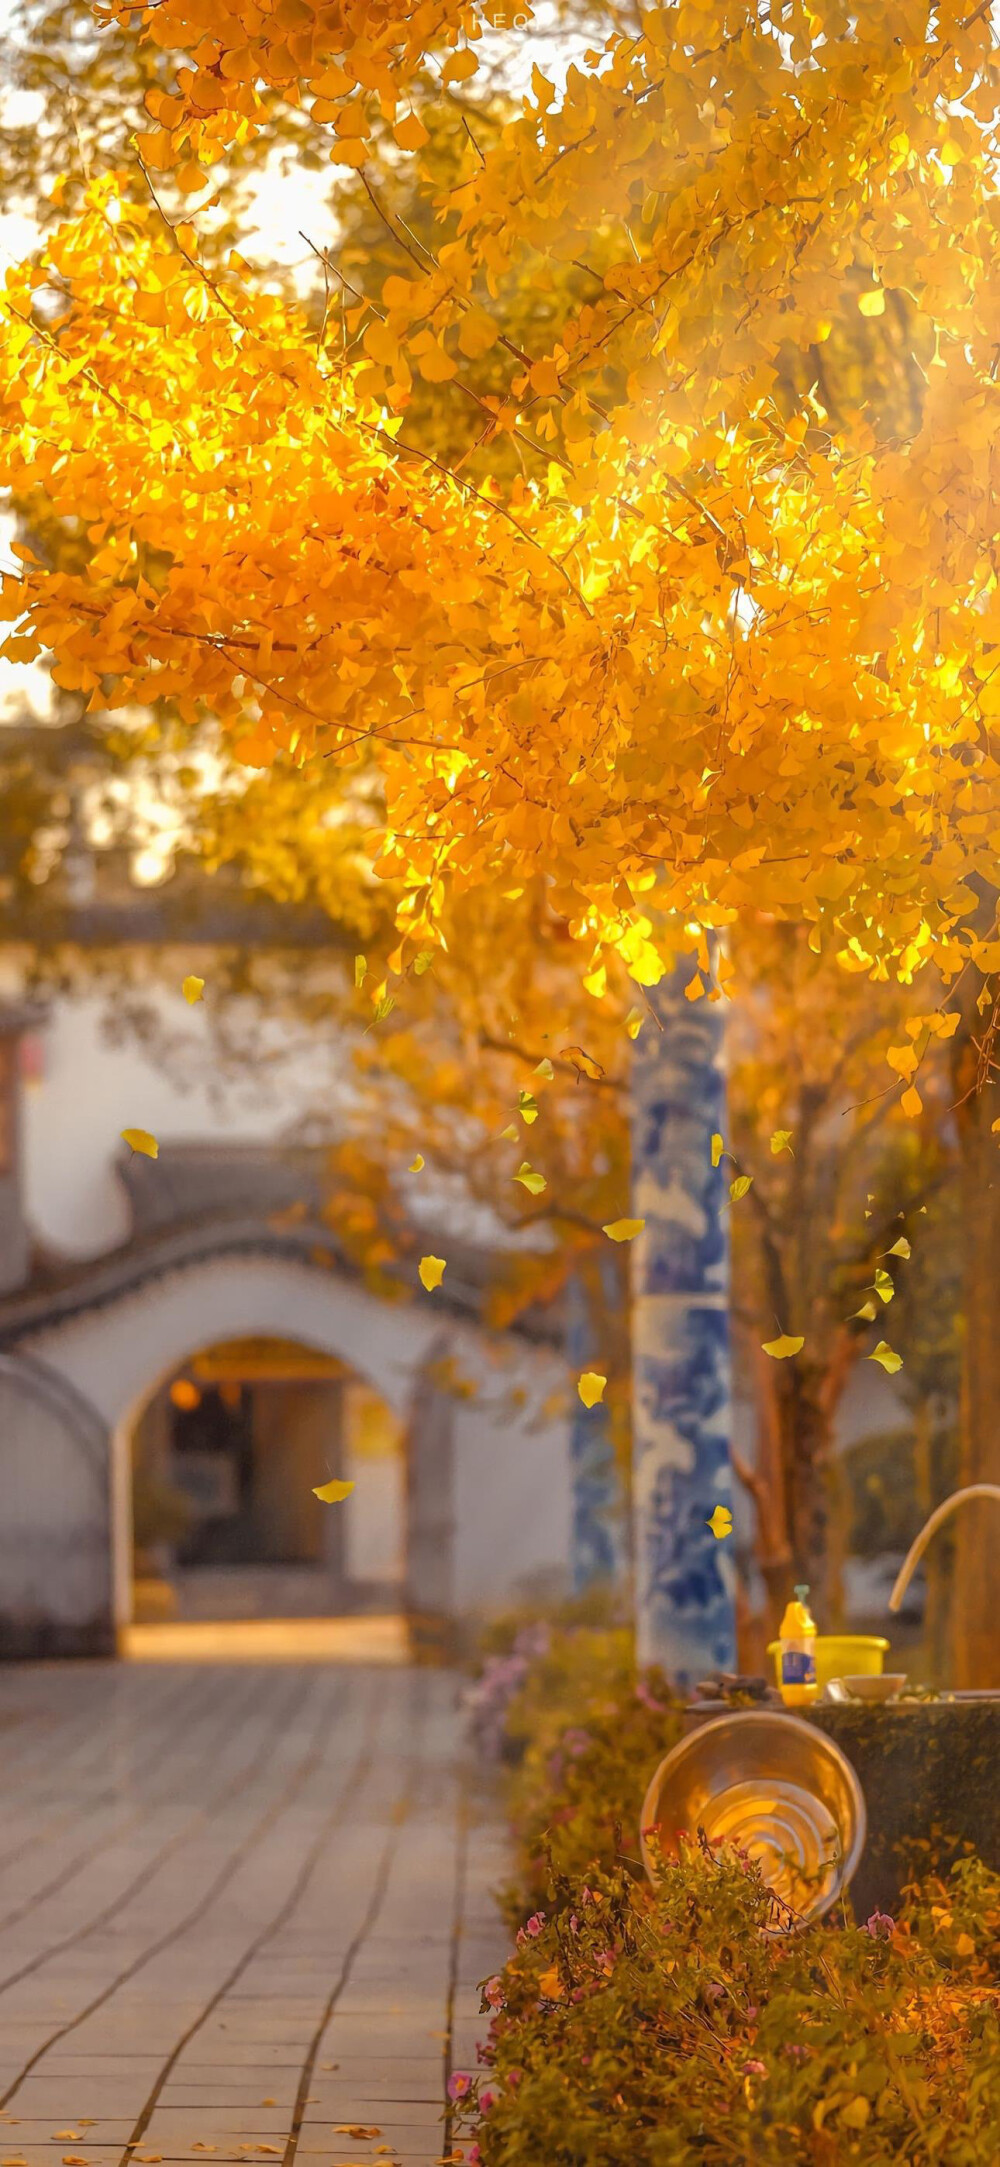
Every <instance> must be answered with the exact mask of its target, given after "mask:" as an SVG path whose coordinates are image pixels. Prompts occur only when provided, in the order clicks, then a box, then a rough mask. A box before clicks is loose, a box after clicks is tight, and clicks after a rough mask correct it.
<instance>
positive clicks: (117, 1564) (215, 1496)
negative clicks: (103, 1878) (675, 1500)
mask: <svg viewBox="0 0 1000 2167" xmlns="http://www.w3.org/2000/svg"><path fill="white" fill-rule="evenodd" d="M77 855H78V857H79V860H80V862H79V863H75V862H73V861H72V859H70V862H69V863H67V858H64V861H63V875H62V882H61V886H59V887H57V886H56V884H55V883H51V884H49V886H48V887H47V888H45V889H43V890H41V891H40V894H39V903H38V908H37V912H35V913H33V914H32V915H31V916H29V917H28V918H27V919H25V918H24V916H23V913H22V916H21V918H20V919H19V920H18V922H17V923H15V924H11V925H9V927H8V930H7V936H6V938H5V940H4V941H3V943H2V945H0V1654H6V1655H29V1654H31V1655H39V1654H49V1653H51V1654H72V1653H79V1654H106V1653H108V1652H111V1651H113V1650H114V1648H115V1646H116V1636H117V1633H118V1629H119V1628H120V1627H121V1626H122V1625H124V1624H125V1623H127V1622H128V1621H129V1620H130V1619H131V1618H132V1617H133V1615H135V1614H139V1615H142V1616H145V1617H148V1618H153V1617H156V1616H168V1615H171V1614H173V1615H177V1614H180V1615H182V1616H184V1615H187V1616H223V1615H230V1616H232V1615H246V1614H254V1613H259V1612H260V1611H262V1610H264V1611H269V1612H270V1613H271V1614H273V1615H287V1614H289V1613H290V1612H311V1613H324V1612H342V1611H345V1610H350V1609H357V1608H369V1609H370V1608H373V1607H378V1608H381V1609H398V1608H401V1607H402V1608H405V1609H406V1610H408V1611H409V1613H410V1614H411V1616H412V1617H413V1619H414V1621H415V1624H416V1625H417V1626H418V1627H422V1629H423V1630H424V1631H425V1632H426V1633H429V1634H435V1633H437V1634H440V1633H441V1632H443V1631H447V1629H448V1628H449V1626H450V1625H452V1624H454V1623H456V1622H459V1621H462V1620H463V1619H467V1618H469V1617H470V1616H471V1615H473V1614H475V1613H477V1612H481V1611H484V1610H490V1609H496V1608H499V1607H501V1606H503V1605H509V1604H511V1603H514V1602H516V1601H517V1600H518V1598H519V1596H521V1595H522V1594H523V1593H524V1592H525V1591H527V1590H529V1589H531V1588H535V1589H538V1588H540V1587H542V1586H545V1587H555V1586H557V1585H558V1584H560V1582H561V1581H562V1579H563V1578H564V1577H565V1574H566V1570H567V1561H568V1554H569V1546H570V1517H571V1513H570V1481H569V1446H568V1431H567V1421H566V1416H565V1414H564V1413H563V1412H561V1411H560V1409H559V1407H558V1406H557V1405H556V1403H557V1402H559V1401H560V1396H561V1397H562V1399H563V1400H564V1399H565V1383H566V1379H565V1366H564V1363H563V1360H562V1357H561V1353H560V1349H559V1335H558V1331H557V1329H556V1326H555V1324H554V1323H553V1321H552V1320H551V1319H546V1318H545V1317H535V1318H529V1319H526V1320H525V1322H524V1324H523V1326H522V1328H521V1329H520V1330H515V1331H510V1332H508V1333H506V1334H504V1335H501V1336H499V1337H498V1336H497V1335H494V1334H491V1333H490V1332H488V1331H487V1330H486V1329H485V1328H484V1325H483V1323H482V1320H481V1310H482V1303H481V1290H482V1286H483V1283H484V1280H485V1276H486V1273H487V1269H488V1265H489V1257H488V1255H487V1254H486V1253H485V1252H484V1250H483V1247H482V1245H479V1246H477V1244H476V1243H475V1242H471V1241H469V1240H467V1239H466V1240H465V1241H460V1240H458V1239H457V1238H454V1236H453V1235H450V1234H448V1233H446V1232H445V1231H443V1230H442V1229H439V1230H438V1237H439V1241H438V1253H440V1254H445V1255H447V1257H448V1271H447V1274H446V1279H445V1283H444V1285H443V1286H442V1288H441V1289H440V1290H439V1291H438V1292H437V1293H435V1294H434V1295H433V1296H432V1297H431V1296H423V1295H421V1294H419V1292H418V1294H417V1297H416V1298H415V1299H409V1298H408V1297H407V1295H406V1293H405V1291H404V1292H403V1298H401V1299H400V1300H399V1301H387V1300H381V1299H379V1298H377V1297H376V1296H375V1295H373V1294H372V1293H371V1292H370V1291H369V1290H368V1289H367V1287H366V1286H365V1285H364V1284H363V1283H362V1281H361V1279H360V1277H359V1275H358V1273H357V1272H356V1270H354V1268H353V1267H352V1266H351V1264H350V1263H349V1261H348V1259H347V1258H346V1256H345V1255H344V1253H343V1251H342V1250H341V1248H340V1247H339V1245H338V1243H337V1241H336V1239H335V1238H334V1237H333V1235H332V1234H331V1231H330V1228H329V1225H328V1224H327V1223H326V1221H325V1220H324V1218H323V1216H322V1203H323V1192H324V1179H325V1153H324V1149H323V1146H322V1144H321V1143H303V1142H302V1141H300V1140H298V1135H297V1128H296V1122H297V1116H298V1115H300V1114H301V1113H303V1112H304V1111H305V1110H306V1109H307V1108H309V1107H310V1106H315V1105H316V1104H317V1103H320V1104H322V1103H323V1102H324V1094H326V1093H329V1092H332V1090H333V1088H334V1078H335V1075H336V1073H337V1070H338V1062H339V1068H340V1069H341V1070H342V1069H343V1066H344V1062H343V1049H342V1048H341V1049H339V1052H338V1048H337V1047H336V1045H334V1044H332V1043H331V1042H330V1040H329V1038H328V1037H326V1038H324V1036H323V1034H322V1033H321V1032H320V1031H318V1030H317V1031H316V1032H315V1033H313V1034H312V1035H311V1036H309V1035H308V1034H307V1035H305V1036H303V1033H302V1032H301V1031H299V1032H298V1033H297V1036H296V1047H295V1050H294V1052H293V1053H288V1054H285V1053H283V1052H282V1048H281V1046H280V1044H279V1043H278V1041H277V1039H276V1037H275V1034H274V1033H273V1032H272V1033H271V1034H270V1037H269V1036H268V1024H267V1019H266V1016H262V1018H261V1033H262V1043H263V1045H264V1047H265V1050H266V1051H267V1052H268V1054H269V1059H268V1061H266V1062H263V1063H261V1064H260V1065H254V1064H251V1065H249V1066H248V1069H247V1070H246V1072H244V1073H243V1074H235V1075H232V1076H230V1075H224V1076H221V1077H219V1076H216V1075H213V1073H212V1069H211V1064H210V1062H209V1061H208V1060H207V1058H206V1049H207V1033H206V1011H205V1010H204V1009H203V1008H202V1007H201V1006H198V1007H194V1008H191V1007H188V1006H187V1004H186V1003H185V1002H184V1001H183V999H182V997H181V994H180V984H181V980H182V978H183V977H184V976H185V974H186V973H187V972H189V971H191V970H195V971H197V972H198V974H199V975H200V976H203V977H204V978H205V980H206V982H207V984H208V986H209V988H210V987H211V980H212V958H213V954H216V953H218V951H219V950H220V949H221V948H223V947H226V948H232V947H233V946H236V945H239V944H246V943H249V944H251V945H253V946H256V947H258V948H259V947H261V946H264V947H268V946H274V947H275V948H280V947H282V946H283V947H285V948H295V949H298V948H301V949H302V950H303V952H304V951H306V950H309V949H311V950H313V951H315V950H316V948H317V947H318V946H320V945H321V944H326V945H335V944H336V931H335V929H331V927H330V925H329V924H328V922H327V921H325V920H314V919H304V918H303V919H292V918H290V917H289V916H288V915H287V914H285V915H282V914H280V913H277V912H276V911H275V910H273V909H272V908H270V907H268V906H266V905H265V904H263V903H258V902H257V901H255V900H254V899H253V898H247V897H246V896H245V895H243V894H242V892H241V891H240V890H239V889H238V887H237V886H236V885H235V883H228V882H227V881H226V880H225V879H219V880H216V881H213V882H212V883H210V884H209V883H205V882H204V881H199V880H195V879H192V878H190V877H188V878H187V879H185V878H182V877H180V876H178V877H175V879H173V880H171V881H168V882H166V883H164V884H163V885H162V886H160V887H157V888H147V889H141V888H135V887H134V886H132V885H131V884H130V883H129V881H128V880H127V878H126V877H124V874H123V871H122V868H121V866H120V865H118V864H117V863H116V861H115V860H114V859H112V858H108V859H107V860H105V861H104V862H103V863H101V864H95V863H94V861H93V860H92V859H89V858H88V854H87V852H86V851H85V850H81V851H80V852H79V853H78V854H77ZM42 948H44V949H45V950H46V951H47V952H48V953H49V954H50V955H55V954H58V953H63V954H65V955H67V956H70V955H73V954H75V955H77V956H78V957H79V956H81V955H83V956H86V957H87V958H88V959H89V961H90V963H91V964H93V963H94V962H95V960H96V959H98V958H99V959H100V964H101V974H100V976H99V978H98V977H94V976H93V975H92V974H88V975H86V976H85V977H84V979H83V980H82V982H80V983H77V982H76V980H75V978H74V975H73V974H72V973H70V974H69V976H68V978H67V982H66V984H65V986H59V985H58V984H57V985H56V986H55V989H53V986H52V983H51V981H50V984H49V988H48V990H43V992H42V993H41V995H40V996H39V997H38V998H32V997H31V996H30V994H29V993H28V991H27V990H26V989H27V988H28V987H29V985H30V983H31V981H32V977H33V968H34V965H35V964H36V962H37V958H38V955H39V953H40V951H41V949H42ZM154 961H155V966H156V968H155V971H154V968H153V966H154ZM119 976H120V980H121V988H122V990H121V992H120V993H119V990H118V984H117V980H118V977H119ZM126 986H127V987H128V988H130V989H131V990H130V991H129V992H128V994H127V995H126V991H125V988H126ZM136 987H138V988H139V989H140V990H141V991H142V992H143V995H144V998H145V999H146V1000H147V1001H148V1004H149V1011H150V1014H151V1015H152V1017H153V1018H154V1021H155V1024H156V1029H155V1031H154V1032H153V1033H152V1035H151V1036H149V1037H148V1038H147V1039H146V1040H144V1039H143V1038H142V1036H141V1035H136V1034H135V1033H134V1032H132V1031H131V1030H129V1029H127V1028H125V1029H122V1031H121V1032H120V1033H117V1034H114V1033H113V1034H112V1035H110V1036H109V1031H108V1025H109V1023H110V1024H111V1025H112V1026H113V1025H114V1023H115V1019H116V1015H119V1014H120V1012H121V1010H122V1008H124V1007H126V1006H127V1005H128V1001H131V1000H134V998H135V991H136ZM174 988H175V989H176V990H172V989H174ZM165 1046H166V1047H169V1048H170V1050H171V1058H170V1059H169V1060H167V1059H165V1058H164V1051H163V1049H164V1047H165ZM185 1049H190V1053H189V1055H188V1054H187V1053H186V1050H185ZM272 1072H273V1073H272ZM127 1127H141V1128H143V1129H147V1130H150V1131H151V1132H152V1133H153V1134H154V1135H155V1136H156V1137H157V1139H158V1141H159V1156H158V1158H157V1159H156V1160H155V1161H153V1160H151V1159H148V1158H144V1157H141V1156H133V1155H132V1154H130V1152H129V1150H128V1148H127V1147H126V1146H125V1145H124V1144H123V1143H122V1142H121V1141H120V1131H121V1130H122V1129H124V1128H127ZM426 1246H427V1247H428V1248H431V1247H434V1246H435V1243H434V1242H433V1241H432V1240H428V1241H427V1244H426ZM410 1276H412V1275H410ZM331 1476H346V1478H347V1479H351V1480H353V1481H354V1483H355V1489H354V1491H353V1493H352V1495H351V1497H350V1498H349V1499H348V1500H347V1501H346V1502H345V1503H344V1504H342V1505H337V1506H332V1507H331V1506H324V1505H322V1504H320V1503H319V1502H318V1501H317V1500H316V1499H315V1498H314V1496H313V1494H312V1493H313V1489H314V1488H315V1487H316V1486H317V1485H318V1484H321V1483H323V1482H324V1481H326V1480H328V1479H329V1478H330V1477H331Z"/></svg>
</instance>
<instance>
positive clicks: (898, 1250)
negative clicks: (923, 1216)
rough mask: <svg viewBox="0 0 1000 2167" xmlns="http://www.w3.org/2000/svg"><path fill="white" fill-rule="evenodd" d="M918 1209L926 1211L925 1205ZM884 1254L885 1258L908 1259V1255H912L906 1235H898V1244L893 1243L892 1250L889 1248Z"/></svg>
mask: <svg viewBox="0 0 1000 2167" xmlns="http://www.w3.org/2000/svg"><path fill="white" fill-rule="evenodd" d="M920 1209H921V1211H926V1209H927V1206H926V1204H921V1206H920ZM885 1253H886V1256H887V1257H908V1256H910V1255H911V1254H912V1251H911V1249H910V1244H909V1242H908V1241H907V1239H906V1235H905V1234H901V1235H900V1237H899V1240H898V1242H893V1245H892V1248H891V1249H887V1250H886V1252H885Z"/></svg>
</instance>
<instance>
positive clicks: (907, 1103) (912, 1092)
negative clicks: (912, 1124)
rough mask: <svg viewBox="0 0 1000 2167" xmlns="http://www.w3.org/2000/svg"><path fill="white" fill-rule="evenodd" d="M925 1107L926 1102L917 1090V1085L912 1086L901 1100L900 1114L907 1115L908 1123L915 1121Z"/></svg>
mask: <svg viewBox="0 0 1000 2167" xmlns="http://www.w3.org/2000/svg"><path fill="white" fill-rule="evenodd" d="M923 1107H924V1102H923V1099H922V1098H921V1096H920V1093H919V1091H918V1090H917V1087H916V1084H911V1085H910V1088H909V1090H908V1091H904V1093H903V1096H902V1098H901V1099H900V1102H899V1110H900V1113H902V1114H905V1115H906V1118H907V1120H908V1121H915V1120H916V1118H917V1115H918V1114H919V1113H922V1112H923Z"/></svg>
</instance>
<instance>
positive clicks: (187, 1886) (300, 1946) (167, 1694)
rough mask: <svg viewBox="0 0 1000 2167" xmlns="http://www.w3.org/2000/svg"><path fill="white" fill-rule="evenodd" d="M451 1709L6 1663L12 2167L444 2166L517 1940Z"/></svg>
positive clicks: (261, 1679) (7, 2128) (422, 1694)
mask: <svg viewBox="0 0 1000 2167" xmlns="http://www.w3.org/2000/svg"><path fill="white" fill-rule="evenodd" d="M455 1699H456V1693H455V1684H454V1680H453V1679H449V1678H448V1677H447V1676H446V1675H444V1674H442V1673H439V1672H431V1671H423V1670H406V1669H390V1668H385V1667H383V1668H378V1669H376V1668H372V1667H368V1668H362V1667H356V1666H355V1667H348V1666H345V1667H342V1668H332V1667H328V1666H326V1665H322V1666H318V1665H315V1664H313V1665H310V1666H306V1665H296V1664H280V1665H277V1664H272V1665H268V1666H265V1665H257V1664H252V1665H247V1664H243V1665H231V1666H225V1667H224V1666H221V1665H217V1664H203V1665H201V1664H176V1665H174V1664H159V1663H158V1664H154V1665H148V1666H147V1665H141V1664H128V1663H122V1664H118V1665H113V1664H99V1665H95V1664H77V1665H71V1664H65V1665H56V1664H53V1665H44V1666H43V1665H33V1666H30V1667H28V1668H19V1667H8V1668H6V1669H4V1670H2V1671H0V2167H13V2163H14V2162H18V2163H21V2162H23V2163H26V2167H60V2163H61V2162H63V2161H69V2162H71V2163H76V2162H81V2163H82V2162H86V2163H87V2167H129V2162H130V2161H131V2160H132V2159H135V2160H137V2161H139V2162H140V2167H141V2163H143V2162H147V2163H148V2162H149V2161H151V2160H160V2159H162V2160H163V2161H164V2163H168V2162H170V2161H174V2160H177V2161H195V2160H200V2161H202V2162H204V2163H205V2167H211V2163H212V2162H213V2161H219V2162H222V2161H226V2162H231V2161H241V2162H244V2163H245V2167H263V2162H264V2161H266V2160H274V2161H278V2160H280V2161H281V2162H282V2167H292V2163H293V2162H295V2161H297V2160H299V2161H301V2167H319V2163H320V2162H322V2163H323V2167H334V2163H340V2162H346V2161H350V2162H355V2161H356V2162H363V2163H375V2167H383V2163H384V2167H390V2163H391V2161H392V2160H393V2159H395V2160H398V2161H399V2162H400V2163H405V2167H429V2163H431V2162H433V2161H435V2160H437V2159H438V2158H440V2156H441V2155H442V2153H443V2152H445V2151H446V2150H447V2149H448V2148H449V2141H450V2131H448V2130H447V2127H446V2125H445V2124H443V2123H442V2120H441V2115H442V2109H443V2101H444V2093H445V2086H446V2082H447V2077H448V2075H449V2073H450V2071H451V2070H452V2069H454V2068H456V2067H457V2068H462V2067H467V2066H471V2065H472V2063H473V2061H474V2047H475V2039H476V2036H477V2034H479V2033H481V2031H482V2029H483V2025H482V2019H481V2018H480V2017H479V2015H478V1995H477V1993H476V1991H475V1988H476V1982H477V1981H478V1980H480V1979H481V1978H482V1977H483V1976H484V1975H485V1974H486V1973H487V1972H489V1971H491V1970H492V1969H494V1968H495V1966H496V1965H497V1964H498V1963H499V1961H500V1960H501V1958H502V1955H503V1948H504V1942H503V1935H502V1933H501V1930H500V1928H499V1925H498V1922H497V1918H496V1914H495V1911H494V1909H493V1905H492V1901H491V1897H490V1890H491V1888H492V1887H493V1886H495V1885H496V1882H497V1881H498V1880H499V1879H501V1878H502V1874H503V1851H502V1838H501V1832H500V1828H499V1824H498V1822H497V1821H496V1820H495V1819H491V1818H490V1817H489V1815H488V1811H487V1809H486V1807H485V1806H484V1805H483V1803H482V1802H476V1801H475V1800H474V1799H473V1798H472V1797H471V1795H470V1773H469V1768H468V1763H467V1761H466V1759H465V1757H464V1755H463V1752H462V1748H461V1732H460V1726H459V1723H458V1719H457V1717H456V1713H455ZM338 2123H346V2124H353V2125H361V2126H362V2127H363V2128H367V2129H369V2130H371V2131H372V2134H371V2135H370V2136H359V2135H356V2134H355V2135H352V2134H350V2133H349V2132H348V2131H347V2130H342V2131H338V2129H337V2126H336V2125H337V2124H338Z"/></svg>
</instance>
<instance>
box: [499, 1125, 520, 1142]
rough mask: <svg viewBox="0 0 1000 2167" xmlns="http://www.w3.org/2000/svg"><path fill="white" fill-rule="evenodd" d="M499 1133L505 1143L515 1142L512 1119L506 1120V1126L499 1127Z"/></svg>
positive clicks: (515, 1133) (514, 1129) (515, 1132)
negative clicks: (503, 1127)
mask: <svg viewBox="0 0 1000 2167" xmlns="http://www.w3.org/2000/svg"><path fill="white" fill-rule="evenodd" d="M500 1134H501V1136H502V1137H503V1139H504V1141H505V1142H506V1143H509V1144H516V1142H517V1129H516V1128H515V1125H514V1123H513V1121H508V1123H507V1126H506V1128H505V1129H501V1131H500Z"/></svg>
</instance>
